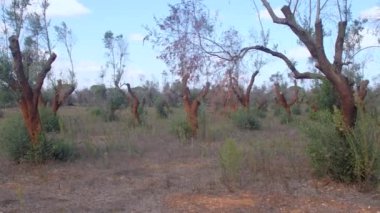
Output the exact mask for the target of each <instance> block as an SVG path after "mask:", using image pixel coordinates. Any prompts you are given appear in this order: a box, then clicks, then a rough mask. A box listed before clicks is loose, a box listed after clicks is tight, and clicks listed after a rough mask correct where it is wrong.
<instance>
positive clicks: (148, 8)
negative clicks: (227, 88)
mask: <svg viewBox="0 0 380 213" xmlns="http://www.w3.org/2000/svg"><path fill="white" fill-rule="evenodd" d="M178 1H179V0H176V1H174V0H157V1H149V0H140V1H132V0H108V1H105V0H50V3H51V7H50V9H49V10H50V11H48V13H49V15H50V17H51V19H52V24H53V25H54V24H57V23H60V22H62V21H65V22H66V23H67V25H68V26H69V27H70V28H72V30H73V33H74V36H75V39H76V44H75V46H74V50H73V54H74V62H75V67H76V71H77V78H78V86H79V88H84V87H89V86H91V85H92V84H95V83H100V78H99V73H100V69H101V66H102V65H104V64H105V61H106V58H105V49H104V47H103V43H102V37H103V35H104V32H106V31H107V30H111V31H113V32H114V33H115V34H123V35H124V37H125V38H127V39H128V42H129V48H128V52H129V59H128V62H127V71H126V73H125V77H124V82H129V83H131V85H132V86H136V85H141V84H142V81H145V80H154V81H161V80H162V75H161V73H162V72H163V71H164V70H165V69H166V67H165V65H164V64H163V63H162V62H161V61H159V60H157V59H156V55H157V54H158V52H157V50H153V49H152V46H151V44H149V43H145V44H143V42H142V38H143V37H144V36H145V34H146V31H145V30H144V28H143V26H145V25H147V26H153V25H154V19H153V17H154V16H156V17H165V16H166V15H167V14H168V7H167V5H168V3H176V2H178ZM284 2H285V0H271V1H270V3H271V5H272V6H273V8H275V9H279V8H280V7H281V6H282V5H284ZM352 2H353V4H352V6H353V8H352V9H353V16H354V17H358V16H360V15H363V14H366V15H367V16H368V15H372V16H373V14H375V13H377V14H379V13H378V12H379V8H378V7H376V6H378V5H380V2H379V1H378V0H366V1H357V0H353V1H352ZM358 2H360V3H358ZM256 3H257V4H258V6H259V7H260V14H261V16H262V18H263V23H264V25H265V28H266V29H268V28H269V29H270V30H271V41H272V43H277V44H278V47H279V50H286V52H287V53H288V54H290V55H291V56H292V58H294V59H295V60H297V61H300V62H302V61H305V60H306V58H307V55H308V54H307V52H306V51H305V50H304V49H303V48H302V47H300V46H298V45H297V43H296V40H295V39H294V36H292V34H291V33H290V32H289V29H287V28H285V27H282V26H278V25H274V24H272V22H271V20H270V19H269V17H268V16H267V15H265V13H264V11H265V10H264V9H263V7H262V5H261V2H260V1H259V0H256ZM205 4H206V5H207V6H208V8H209V9H210V10H211V11H212V12H218V16H219V18H220V21H221V22H222V23H223V26H224V28H228V27H230V26H234V27H235V28H236V29H237V30H239V31H240V32H241V33H242V34H243V35H245V36H246V37H248V35H249V33H250V32H251V31H252V30H253V29H254V28H255V26H258V22H257V14H256V11H255V9H254V6H253V3H252V0H235V1H233V0H206V1H205ZM256 30H258V28H256ZM327 39H329V38H327ZM330 39H332V38H330ZM375 42H376V38H375V37H374V36H370V35H368V36H366V39H365V41H364V45H371V44H374V43H375ZM56 51H57V53H58V59H57V62H56V63H55V66H54V72H55V74H56V75H59V74H57V73H60V72H64V70H65V64H66V63H67V57H66V56H65V54H64V52H63V51H62V50H61V49H60V48H59V47H58V46H57V48H56ZM378 52H379V51H378V50H376V51H368V52H367V53H363V54H365V55H366V56H368V57H370V61H369V62H368V66H367V69H368V70H373V69H374V68H377V69H378V67H379V66H378V65H379V64H378V63H376V62H375V61H379V57H377V55H376V54H378ZM305 68H306V67H305ZM277 71H279V72H282V73H286V67H285V66H284V65H283V64H282V62H281V61H277V60H275V59H273V58H272V59H270V63H269V64H267V65H266V66H265V67H264V68H263V70H262V71H261V73H260V75H259V76H258V77H257V81H258V82H259V83H264V82H268V78H269V76H270V75H271V74H274V73H275V72H277ZM366 72H367V71H366ZM378 74H379V73H378V71H377V72H373V71H368V73H367V74H366V76H367V78H369V79H372V78H373V77H374V76H376V75H378ZM110 77H111V74H110V73H109V75H108V76H107V77H106V78H105V82H104V83H105V84H106V85H111V83H110V81H109V79H110ZM176 78H177V77H176V76H173V77H171V76H170V77H169V80H174V79H176Z"/></svg>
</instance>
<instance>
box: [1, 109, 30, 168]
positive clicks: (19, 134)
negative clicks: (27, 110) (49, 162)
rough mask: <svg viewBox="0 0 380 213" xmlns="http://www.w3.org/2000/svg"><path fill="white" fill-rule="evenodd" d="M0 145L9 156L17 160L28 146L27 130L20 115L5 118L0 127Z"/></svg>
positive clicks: (22, 156) (26, 150)
mask: <svg viewBox="0 0 380 213" xmlns="http://www.w3.org/2000/svg"><path fill="white" fill-rule="evenodd" d="M0 135H1V137H0V147H1V150H2V151H3V152H4V153H6V154H7V155H8V157H9V158H11V159H12V160H15V161H19V160H20V159H22V158H24V156H25V154H26V153H27V152H28V150H29V149H30V148H31V147H30V140H29V135H28V131H27V129H26V128H25V125H24V122H23V120H22V118H21V116H20V115H12V116H10V117H8V118H6V119H5V120H4V121H3V122H2V125H1V128H0Z"/></svg>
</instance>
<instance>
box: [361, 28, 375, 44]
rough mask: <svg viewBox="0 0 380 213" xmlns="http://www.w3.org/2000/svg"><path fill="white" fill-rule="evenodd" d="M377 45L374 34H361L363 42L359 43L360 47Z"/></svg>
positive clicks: (368, 32)
mask: <svg viewBox="0 0 380 213" xmlns="http://www.w3.org/2000/svg"><path fill="white" fill-rule="evenodd" d="M376 45H379V43H378V37H377V36H376V35H374V33H372V32H370V31H367V32H365V33H364V34H363V41H362V43H361V46H362V47H368V46H376Z"/></svg>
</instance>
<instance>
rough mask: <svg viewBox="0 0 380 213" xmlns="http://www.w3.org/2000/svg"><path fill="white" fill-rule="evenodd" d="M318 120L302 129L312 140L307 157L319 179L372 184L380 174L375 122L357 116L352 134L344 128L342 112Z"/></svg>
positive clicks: (323, 114) (379, 145)
mask: <svg viewBox="0 0 380 213" xmlns="http://www.w3.org/2000/svg"><path fill="white" fill-rule="evenodd" d="M317 115H318V116H316V118H317V119H316V120H314V121H309V122H308V124H307V125H303V128H302V129H303V130H304V132H305V133H306V135H307V136H308V137H309V138H310V143H309V146H308V154H309V156H310V159H311V162H312V166H313V168H314V170H315V172H316V174H317V175H319V176H324V175H328V176H330V177H332V178H333V179H335V180H338V181H342V182H357V183H369V182H371V180H376V175H378V174H379V173H378V172H379V155H378V154H379V151H380V139H379V137H380V131H379V130H378V128H374V127H375V126H376V121H375V120H374V119H373V118H371V117H370V116H368V115H365V114H363V113H359V114H358V119H357V122H356V125H355V127H354V128H353V129H351V130H346V129H344V128H342V125H341V124H342V116H341V113H340V111H337V110H335V112H334V114H331V113H330V112H329V111H321V112H318V113H317Z"/></svg>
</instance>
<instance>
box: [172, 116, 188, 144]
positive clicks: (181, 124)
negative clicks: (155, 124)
mask: <svg viewBox="0 0 380 213" xmlns="http://www.w3.org/2000/svg"><path fill="white" fill-rule="evenodd" d="M171 132H172V133H173V134H174V135H176V136H177V138H178V139H179V140H180V141H181V142H185V141H187V140H189V139H190V138H191V136H192V130H191V126H190V125H189V123H188V122H187V121H186V119H178V120H174V121H172V123H171Z"/></svg>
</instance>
